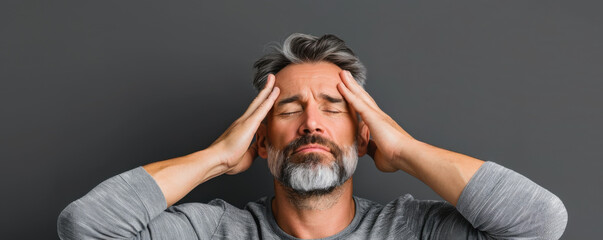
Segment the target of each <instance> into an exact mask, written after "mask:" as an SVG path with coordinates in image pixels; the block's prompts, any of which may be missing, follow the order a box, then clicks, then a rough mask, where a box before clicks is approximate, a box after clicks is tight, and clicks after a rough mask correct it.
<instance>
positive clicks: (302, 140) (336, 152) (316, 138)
mask: <svg viewBox="0 0 603 240" xmlns="http://www.w3.org/2000/svg"><path fill="white" fill-rule="evenodd" d="M308 144H318V145H322V146H325V147H327V148H329V149H330V151H331V154H333V156H335V157H336V158H337V157H338V156H341V153H342V150H341V148H340V147H339V146H338V145H337V144H335V143H334V142H333V141H331V140H329V139H326V138H324V137H322V136H320V135H304V136H301V137H299V138H297V139H295V140H293V141H291V142H290V143H289V144H288V145H287V146H286V147H285V148H284V149H283V154H284V155H285V156H291V154H292V153H293V151H295V150H296V149H298V148H300V147H301V146H304V145H308Z"/></svg>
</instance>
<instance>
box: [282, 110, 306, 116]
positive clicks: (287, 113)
mask: <svg viewBox="0 0 603 240" xmlns="http://www.w3.org/2000/svg"><path fill="white" fill-rule="evenodd" d="M299 112H301V111H295V112H284V113H281V114H279V115H281V116H289V115H293V114H296V113H299Z"/></svg>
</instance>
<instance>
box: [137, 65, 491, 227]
mask: <svg viewBox="0 0 603 240" xmlns="http://www.w3.org/2000/svg"><path fill="white" fill-rule="evenodd" d="M322 93H327V94H329V95H330V96H334V97H337V98H343V100H344V102H345V109H344V106H343V105H342V104H327V102H326V101H325V99H324V98H322V97H321V94H322ZM279 94H280V95H279ZM295 95H299V99H297V100H296V101H295V102H294V103H293V104H285V105H282V106H279V105H278V104H277V105H276V106H275V102H278V101H281V100H283V99H287V98H289V97H291V96H295ZM273 106H274V108H273ZM331 108H335V109H331ZM331 110H337V111H341V113H336V114H334V113H331V112H328V111H331ZM286 112H287V113H291V112H295V113H293V114H289V115H287V116H283V115H279V114H282V113H286ZM356 113H358V114H359V115H360V116H361V118H362V120H363V121H360V122H358V121H357V120H356ZM264 120H265V122H263V121H264ZM303 134H321V135H322V136H324V137H326V138H328V139H329V140H331V141H334V142H335V143H336V144H339V145H340V146H341V145H346V144H347V145H349V144H351V143H352V142H353V141H354V139H356V140H357V142H358V149H359V156H362V155H364V154H369V155H370V156H371V157H372V159H373V161H374V163H375V166H376V167H377V168H378V169H379V170H381V171H383V172H395V171H398V170H402V171H404V172H406V173H408V174H410V175H412V176H414V177H416V178H418V179H419V180H421V181H423V182H424V183H425V184H427V185H428V186H429V187H430V188H432V189H433V190H434V191H435V192H436V193H438V194H439V195H440V196H441V197H442V198H443V199H445V200H446V201H448V202H450V203H451V204H453V205H456V202H457V200H458V198H459V196H460V194H461V192H462V190H463V189H464V187H465V186H466V184H467V183H468V182H469V180H470V179H471V177H472V176H473V174H475V172H476V171H477V169H479V167H480V166H481V165H482V164H483V161H481V160H479V159H475V158H473V157H470V156H466V155H463V154H460V153H455V152H452V151H448V150H445V149H442V148H438V147H435V146H432V145H429V144H427V143H424V142H421V141H419V140H416V139H414V138H413V137H412V136H411V135H410V134H408V133H407V132H406V131H405V130H404V129H403V128H402V127H401V126H400V125H399V124H398V123H396V121H394V120H393V119H392V118H391V117H389V116H388V115H387V114H386V113H384V112H383V111H382V110H381V109H380V108H379V107H378V106H377V104H376V102H375V101H374V100H373V98H372V97H371V96H370V95H369V94H368V93H367V92H366V91H365V90H364V89H363V88H362V87H361V86H360V85H358V84H357V83H356V81H355V80H354V79H353V77H352V76H351V74H350V73H349V72H348V71H343V70H341V69H340V68H339V67H337V66H335V65H333V64H331V63H326V62H319V63H304V64H296V65H289V66H287V67H285V68H283V69H282V70H281V71H279V72H278V73H277V74H276V76H274V75H272V74H271V75H269V76H268V80H267V83H266V85H265V87H264V89H263V90H262V91H260V93H259V94H258V96H257V97H256V98H255V99H254V100H253V101H252V103H251V104H250V106H249V108H248V109H247V110H246V111H245V113H244V114H243V115H242V116H241V117H240V118H239V119H237V120H236V121H235V122H234V123H233V124H232V125H231V126H230V127H229V128H228V129H227V130H226V131H225V132H224V133H223V134H222V135H221V136H220V137H219V138H218V139H217V140H216V141H214V143H213V144H212V145H210V146H209V147H208V148H207V149H204V150H201V151H198V152H194V153H191V154H189V155H186V156H182V157H179V158H174V159H169V160H165V161H160V162H155V163H151V164H148V165H145V166H144V168H145V170H146V171H147V172H149V174H150V175H151V176H152V177H153V178H154V179H155V181H156V182H157V184H158V185H159V187H160V188H161V190H162V192H163V194H164V196H165V199H166V202H167V205H168V206H170V205H172V204H174V203H175V202H177V201H178V200H180V199H181V198H183V197H184V196H185V195H186V194H188V193H189V192H190V191H191V190H192V189H194V188H195V187H196V186H197V185H199V184H201V183H203V182H205V181H207V180H209V179H211V178H213V177H216V176H219V175H221V174H225V173H226V174H237V173H240V172H242V171H245V170H247V169H248V168H249V167H250V166H251V164H252V162H253V160H254V159H255V158H256V157H257V156H258V155H259V156H261V157H263V158H266V157H267V153H266V144H267V143H268V142H269V143H271V144H272V145H273V146H275V147H276V148H278V149H281V148H282V147H283V146H285V145H286V144H287V143H289V142H291V141H292V140H293V139H295V138H296V137H299V136H301V135H303ZM254 135H257V141H254V142H253V143H252V140H253V138H254ZM369 135H370V136H371V137H372V138H371V139H369ZM306 151H315V152H321V151H322V150H320V149H318V148H315V149H308V150H306ZM321 153H322V152H321ZM324 154H327V153H324ZM287 194H288V193H287V191H285V189H284V188H283V186H281V185H280V183H278V182H277V181H275V198H274V201H273V206H272V208H273V212H274V215H275V218H276V220H277V223H278V224H279V226H280V227H281V228H282V229H283V230H284V231H285V232H287V233H289V234H290V235H292V236H295V237H298V238H323V237H327V236H332V235H334V234H336V233H338V232H340V231H341V230H343V229H344V228H345V227H346V226H347V225H348V224H349V223H350V222H351V220H352V219H353V217H354V211H355V209H354V203H353V198H352V195H353V192H352V179H350V180H348V181H347V182H345V183H344V184H343V185H342V186H340V187H339V188H338V189H336V190H335V191H333V193H332V196H326V197H331V198H330V199H335V201H334V202H333V203H332V204H328V205H326V206H327V207H325V205H322V206H321V204H320V203H321V202H322V201H321V200H322V199H318V198H315V199H306V200H305V201H306V203H305V204H309V205H313V206H316V207H315V208H299V207H298V206H296V204H294V203H293V202H292V201H289V199H288V196H287Z"/></svg>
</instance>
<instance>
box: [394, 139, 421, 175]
mask: <svg viewBox="0 0 603 240" xmlns="http://www.w3.org/2000/svg"><path fill="white" fill-rule="evenodd" d="M400 146H401V148H400V150H399V151H398V152H397V154H396V157H395V158H394V164H393V165H394V167H395V168H396V169H398V170H402V171H404V172H407V173H409V174H410V175H413V176H415V174H416V171H415V170H414V168H413V166H414V164H413V162H414V161H415V160H416V159H418V158H419V155H420V154H421V152H423V151H424V150H422V149H424V148H425V143H423V142H421V141H419V140H416V139H414V138H405V139H404V140H402V141H401V143H400Z"/></svg>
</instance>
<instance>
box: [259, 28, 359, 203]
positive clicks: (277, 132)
mask: <svg viewBox="0 0 603 240" xmlns="http://www.w3.org/2000/svg"><path fill="white" fill-rule="evenodd" d="M254 67H255V68H256V69H257V72H256V76H255V79H254V86H255V87H256V88H257V89H258V90H259V89H262V88H263V85H264V84H265V82H266V79H267V76H268V74H275V76H276V82H275V86H277V87H279V88H280V90H281V93H280V95H279V97H278V99H277V100H276V102H275V104H274V106H273V108H272V110H271V111H270V112H269V113H268V115H267V117H266V119H265V121H264V122H262V124H261V125H260V127H259V129H258V132H257V141H258V146H259V148H258V153H259V155H260V156H261V157H263V158H266V159H268V166H269V168H270V171H271V173H272V175H273V176H274V178H275V179H276V180H277V181H278V182H279V183H280V184H282V185H283V186H285V187H286V188H288V189H289V190H291V191H294V192H296V193H297V194H301V195H322V194H327V193H330V192H331V191H333V190H334V189H335V188H337V187H338V186H341V185H342V184H343V183H345V182H346V181H347V180H348V179H350V177H351V176H352V174H353V173H354V170H355V169H356V163H357V161H358V157H359V156H362V155H364V154H365V153H366V147H367V144H368V138H369V133H368V128H367V127H366V125H364V124H363V123H362V121H361V120H360V119H359V118H358V117H357V113H356V112H355V111H354V109H352V108H351V107H350V106H349V105H348V104H347V102H346V101H345V99H344V98H343V96H342V95H341V94H340V93H339V90H337V84H338V83H339V82H341V78H340V73H341V72H342V71H343V70H348V71H350V72H351V73H352V75H353V76H354V78H355V79H356V80H357V81H358V82H359V83H360V84H361V85H362V84H363V83H364V80H365V78H366V71H365V68H364V66H363V65H362V63H360V61H359V60H358V58H357V57H356V56H355V55H354V53H353V52H352V51H351V50H350V49H349V48H348V47H346V46H345V44H344V42H343V41H342V40H341V39H339V38H337V37H335V36H333V35H325V36H322V37H320V38H318V37H314V36H310V35H305V34H293V35H291V36H289V37H288V38H287V40H285V42H284V44H283V46H282V47H276V48H274V49H273V52H271V53H269V54H267V55H265V56H264V57H262V58H261V59H259V60H258V61H257V62H256V63H255V65H254Z"/></svg>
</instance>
